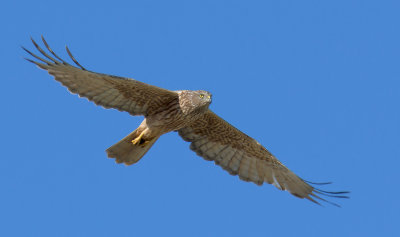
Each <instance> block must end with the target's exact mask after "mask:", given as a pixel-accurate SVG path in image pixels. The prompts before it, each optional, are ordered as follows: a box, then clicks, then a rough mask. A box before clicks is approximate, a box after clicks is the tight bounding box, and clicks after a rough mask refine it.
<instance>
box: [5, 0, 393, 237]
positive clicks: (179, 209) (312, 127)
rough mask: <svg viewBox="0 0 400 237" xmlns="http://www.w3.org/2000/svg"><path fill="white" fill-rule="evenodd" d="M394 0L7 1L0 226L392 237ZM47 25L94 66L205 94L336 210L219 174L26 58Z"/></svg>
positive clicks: (49, 232)
mask: <svg viewBox="0 0 400 237" xmlns="http://www.w3.org/2000/svg"><path fill="white" fill-rule="evenodd" d="M399 12H400V3H399V1H367V0H359V1H349V0H346V1H344V0H343V1H340V0H339V1H317V0H315V1H307V0H306V1H270V0H262V1H261V0H260V1H216V0H209V1H206V0H202V1H183V0H182V1H174V0H171V1H161V0H152V1H126V2H123V1H117V0H114V1H93V2H84V1H73V0H70V1H28V0H26V1H2V3H0V25H1V44H0V52H1V57H0V60H1V71H2V76H1V82H2V88H1V93H0V99H1V101H2V103H1V114H2V116H1V118H0V120H1V124H0V126H1V127H0V131H1V135H0V144H1V145H0V147H1V151H2V153H1V158H0V188H1V194H0V225H1V227H0V236H396V235H398V236H400V231H399V225H398V224H399V223H400V219H399V217H400V204H399V203H400V202H399V197H400V191H399V181H400V175H399V166H400V152H399V151H400V149H399V148H400V127H399V119H400V110H399V102H400V93H399V92H400V89H399V87H400V82H399V80H400V67H399V65H400V56H399V55H400V33H399V32H400V31H399V29H400V28H399V24H400V14H399ZM42 34H43V35H44V36H45V37H46V39H47V41H48V43H49V44H50V45H51V46H52V48H53V49H54V50H55V51H56V52H58V54H59V55H60V56H63V57H64V58H67V54H66V53H65V50H64V46H65V45H68V46H69V48H70V49H71V51H72V52H73V53H74V56H75V57H76V58H77V59H78V61H79V62H80V63H81V64H83V65H84V66H85V67H86V68H88V69H89V70H93V71H97V72H103V73H109V74H115V75H120V76H128V77H133V78H135V79H137V80H140V81H143V82H146V83H149V84H153V85H157V86H160V87H165V88H168V89H171V90H178V89H204V90H208V91H211V92H212V93H213V95H214V96H213V103H212V105H211V108H212V109H213V110H214V111H215V112H216V113H217V114H219V115H220V116H221V117H223V118H224V119H226V120H227V121H229V122H230V123H232V124H233V125H235V126H236V127H238V128H239V129H241V130H242V131H244V132H246V133H247V134H249V135H250V136H252V137H254V138H255V139H257V140H258V141H259V142H260V143H261V144H263V145H265V146H266V147H267V148H268V149H269V150H270V151H271V152H272V153H273V154H275V156H277V157H278V158H279V159H280V160H281V161H282V162H283V163H284V164H285V165H287V166H288V167H289V168H290V169H292V170H293V171H294V172H296V173H297V174H298V175H299V176H301V177H302V178H304V179H307V180H311V181H315V182H323V181H333V182H334V183H333V184H332V185H329V186H327V187H324V188H326V189H328V190H350V191H351V192H352V193H351V199H349V200H334V201H337V202H338V203H339V204H341V205H342V208H336V207H334V206H330V205H325V206H324V207H321V206H318V205H315V204H313V203H311V202H309V201H306V200H301V199H297V198H295V197H293V196H291V195H290V194H288V193H287V192H282V191H279V190H277V189H276V188H275V187H273V186H272V185H264V186H261V187H259V186H256V185H254V184H252V183H246V182H243V181H240V180H239V179H238V177H234V176H231V175H229V174H228V173H227V172H225V171H223V170H222V169H221V168H220V167H218V166H216V165H215V164H213V163H212V162H207V161H205V160H203V159H202V158H200V157H198V156H196V154H195V153H193V152H192V151H190V150H189V143H186V142H184V141H183V140H182V139H181V138H180V137H179V136H178V135H177V134H176V133H171V134H167V135H165V136H163V137H161V139H160V140H159V141H158V142H157V143H156V144H155V146H154V147H153V148H152V149H151V150H150V152H149V153H148V154H147V155H146V156H145V157H144V158H143V159H142V160H141V161H140V162H139V163H137V164H135V165H133V166H125V165H117V164H116V163H115V162H114V160H112V159H108V158H107V157H106V153H105V149H106V148H108V147H109V146H111V145H112V144H114V143H115V142H117V141H119V140H120V139H121V138H123V137H124V136H125V135H126V134H128V133H130V132H131V131H132V130H134V129H135V128H136V127H137V126H138V125H139V123H140V122H141V120H142V118H141V117H132V116H130V115H128V114H127V113H122V112H118V111H116V110H106V109H103V108H101V107H98V106H95V105H94V104H93V103H91V102H88V101H87V100H85V99H81V98H78V96H76V95H72V94H70V93H69V92H68V91H67V90H66V89H65V88H64V87H62V86H61V85H60V84H59V83H58V82H56V81H54V80H53V79H52V78H51V77H50V76H49V75H48V74H47V73H46V72H44V71H42V70H39V69H38V68H36V67H35V66H34V65H32V64H29V63H28V62H26V61H24V60H23V57H26V56H27V54H26V53H25V52H24V51H23V50H22V49H21V48H20V46H21V45H23V46H25V47H27V48H28V49H32V50H33V49H34V47H33V45H32V44H31V42H30V39H29V37H30V36H32V37H34V38H35V39H37V40H39V39H40V35H42Z"/></svg>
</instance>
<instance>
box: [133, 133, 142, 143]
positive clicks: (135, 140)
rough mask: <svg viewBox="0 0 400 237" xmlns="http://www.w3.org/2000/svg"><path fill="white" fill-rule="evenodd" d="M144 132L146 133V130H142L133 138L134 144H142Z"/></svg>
mask: <svg viewBox="0 0 400 237" xmlns="http://www.w3.org/2000/svg"><path fill="white" fill-rule="evenodd" d="M143 134H144V132H142V133H141V134H140V135H139V136H138V137H137V138H135V139H133V140H132V144H133V145H139V144H140V140H141V139H142V137H143Z"/></svg>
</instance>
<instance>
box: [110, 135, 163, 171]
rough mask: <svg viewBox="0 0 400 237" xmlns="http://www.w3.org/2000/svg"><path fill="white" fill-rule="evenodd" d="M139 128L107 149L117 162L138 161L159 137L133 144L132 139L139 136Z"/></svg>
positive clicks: (127, 163)
mask: <svg viewBox="0 0 400 237" xmlns="http://www.w3.org/2000/svg"><path fill="white" fill-rule="evenodd" d="M136 131H137V130H135V131H133V132H131V133H130V134H129V135H128V136H126V137H124V138H123V139H122V140H121V141H119V142H117V143H116V144H114V145H113V146H111V147H110V148H108V149H107V150H106V152H107V156H108V157H109V158H115V161H116V162H117V163H125V164H126V165H132V164H134V163H136V162H138V161H139V160H140V159H141V158H142V157H143V156H144V155H145V154H146V153H147V151H148V150H149V149H150V148H151V147H152V146H153V144H154V143H155V142H156V141H157V139H158V138H159V137H156V138H153V139H152V140H150V141H146V142H145V143H140V144H139V143H138V144H133V143H132V140H134V139H135V138H136V137H138V134H137V132H136Z"/></svg>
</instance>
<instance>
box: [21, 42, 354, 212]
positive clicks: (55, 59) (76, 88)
mask: <svg viewBox="0 0 400 237" xmlns="http://www.w3.org/2000/svg"><path fill="white" fill-rule="evenodd" d="M31 40H32V43H33V44H34V46H35V47H36V49H37V50H38V51H39V52H40V53H41V54H42V55H43V56H44V57H39V56H37V55H36V54H34V53H32V52H30V51H29V50H27V49H25V48H24V47H22V48H23V49H24V50H25V51H26V52H27V53H29V54H30V55H31V56H33V57H34V58H36V59H37V60H38V61H34V60H31V59H26V60H28V61H29V62H32V63H34V64H36V65H37V66H38V67H40V68H42V69H44V70H46V71H47V72H48V73H49V74H51V75H52V76H54V78H55V80H57V81H59V82H61V84H63V85H64V86H66V87H67V88H68V90H69V91H70V92H72V93H74V94H78V95H79V96H80V97H86V98H87V99H89V100H90V101H93V102H94V103H95V104H97V105H101V106H103V107H105V108H114V109H117V110H120V111H126V112H128V113H130V114H131V115H134V116H136V115H142V116H144V120H143V122H142V123H141V124H140V125H139V127H138V128H137V129H136V130H134V131H133V132H132V133H130V134H129V135H128V136H126V137H125V138H123V139H122V140H121V141H119V142H117V143H116V144H114V145H113V146H111V147H110V148H108V149H107V150H106V152H107V155H108V157H110V158H115V161H116V162H117V163H125V164H126V165H131V164H134V163H136V162H138V161H139V160H140V159H141V158H142V157H143V156H144V155H145V154H146V152H147V151H148V150H149V149H150V148H151V147H152V146H153V144H154V143H155V142H156V141H157V139H158V138H159V137H160V136H161V135H163V134H165V133H168V132H171V131H177V132H178V134H179V135H180V136H181V137H182V138H183V140H185V141H187V142H190V143H191V144H190V149H192V150H193V151H195V152H196V153H197V155H199V156H201V157H203V158H204V159H206V160H209V161H214V162H215V164H217V165H220V166H221V167H222V168H223V169H224V170H226V171H228V172H229V173H230V174H231V175H238V176H239V178H240V179H241V180H244V181H249V182H253V183H255V184H257V185H262V184H263V183H269V184H273V185H274V186H275V187H277V188H278V189H280V190H287V191H288V192H290V193H291V194H293V195H294V196H296V197H299V198H305V199H308V200H310V201H312V202H314V203H317V204H319V202H318V201H317V200H322V201H326V202H328V203H331V204H334V205H337V204H335V203H332V202H330V201H327V200H325V199H324V198H322V197H321V196H320V195H325V196H330V197H337V198H348V197H347V196H346V195H345V194H346V193H348V192H328V191H323V190H321V189H317V188H315V187H313V186H312V185H311V184H314V185H316V184H327V183H312V182H309V181H305V180H303V179H301V178H300V177H299V176H297V175H296V174H294V173H293V172H292V171H291V170H289V169H288V168H286V166H284V165H283V164H282V163H281V162H280V161H279V160H278V159H277V158H276V157H275V156H274V155H272V154H271V153H270V152H269V151H268V150H267V149H266V148H265V147H263V146H262V145H261V144H260V143H258V142H257V141H256V140H255V139H253V138H251V137H249V136H247V135H246V134H245V133H243V132H241V131H239V130H238V129H237V128H235V127H234V126H232V125H230V124H229V123H228V122H226V121H225V120H223V119H222V118H220V117H219V116H218V115H216V114H215V113H214V112H212V111H211V110H210V109H209V106H210V104H211V100H212V95H211V93H210V92H207V91H203V90H197V91H191V90H179V91H170V90H166V89H163V88H159V87H156V86H152V85H149V84H145V83H143V82H140V81H137V80H134V79H129V78H123V77H118V76H112V75H106V74H101V73H96V72H92V71H89V70H86V69H85V68H84V67H83V66H82V65H81V64H79V63H78V61H77V60H76V59H75V58H74V57H73V56H72V54H71V52H70V50H69V49H68V47H66V51H67V53H68V55H69V56H70V58H71V59H72V61H73V62H74V63H75V64H76V66H73V65H71V64H69V63H67V62H66V61H64V60H63V59H61V58H60V57H59V56H57V55H56V54H55V53H54V52H53V50H52V49H51V48H50V47H49V45H48V44H47V42H46V41H45V39H44V38H43V36H42V41H43V44H44V46H45V47H46V48H47V50H48V52H46V51H45V50H43V49H42V48H41V47H39V45H38V44H37V43H36V42H35V41H34V40H33V39H32V38H31ZM49 53H50V54H49ZM337 206H338V205H337Z"/></svg>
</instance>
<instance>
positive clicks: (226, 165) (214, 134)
mask: <svg viewBox="0 0 400 237" xmlns="http://www.w3.org/2000/svg"><path fill="white" fill-rule="evenodd" d="M178 133H179V135H180V136H181V137H182V138H183V139H184V140H185V141H188V142H191V144H190V149H192V150H193V151H195V152H196V153H197V154H198V155H199V156H201V157H203V158H204V159H206V160H213V161H214V162H215V163H216V164H217V165H220V166H221V167H222V168H223V169H224V170H226V171H228V172H229V173H230V174H232V175H239V178H240V179H242V180H244V181H250V182H253V183H256V184H257V185H262V184H263V183H264V182H266V183H269V184H273V185H274V186H275V187H277V188H278V189H280V190H287V191H289V192H290V193H291V194H293V195H294V196H296V197H299V198H306V199H308V200H310V201H312V202H315V203H318V202H317V201H316V200H314V199H313V198H316V199H319V200H323V201H326V200H325V199H323V198H321V197H320V196H318V194H322V195H326V196H332V197H342V198H346V197H347V196H342V194H345V193H347V192H326V191H322V190H320V189H316V188H314V187H312V186H311V185H309V184H308V183H307V182H306V181H304V180H303V179H301V178H300V177H298V176H297V175H296V174H294V173H293V172H292V171H290V170H289V169H288V168H286V166H284V165H283V164H282V163H281V162H280V161H279V160H278V159H277V158H275V156H273V155H272V154H271V153H270V152H269V151H268V150H267V149H266V148H265V147H263V146H262V145H261V144H260V143H258V142H257V141H256V140H254V139H253V138H251V137H249V136H247V135H246V134H244V133H243V132H241V131H239V130H238V129H236V128H235V127H233V126H232V125H230V124H229V123H228V122H226V121H225V120H223V119H222V118H220V117H219V116H217V115H216V114H214V113H213V112H212V111H208V112H207V113H206V114H205V115H204V116H203V117H201V118H200V119H199V120H197V121H196V122H194V123H193V124H192V125H191V126H189V127H185V128H182V129H180V130H178ZM332 204H334V203H332ZM334 205H336V204H334Z"/></svg>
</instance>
